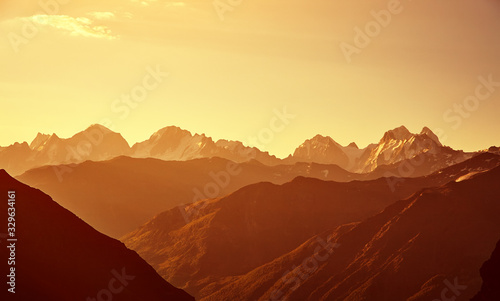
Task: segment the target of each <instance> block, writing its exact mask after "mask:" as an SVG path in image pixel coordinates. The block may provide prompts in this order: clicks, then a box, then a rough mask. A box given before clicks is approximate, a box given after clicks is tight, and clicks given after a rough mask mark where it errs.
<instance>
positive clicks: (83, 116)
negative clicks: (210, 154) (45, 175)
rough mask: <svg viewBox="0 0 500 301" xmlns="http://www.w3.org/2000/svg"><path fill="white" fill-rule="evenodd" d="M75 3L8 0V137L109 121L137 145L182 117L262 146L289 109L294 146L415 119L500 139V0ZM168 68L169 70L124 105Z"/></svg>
mask: <svg viewBox="0 0 500 301" xmlns="http://www.w3.org/2000/svg"><path fill="white" fill-rule="evenodd" d="M30 2H31V5H29V3H30ZM60 2H61V3H62V4H58V5H57V6H54V5H49V6H47V7H45V9H44V8H43V7H41V6H40V5H39V4H38V1H23V2H22V4H21V2H20V1H15V0H3V1H1V2H0V36H2V37H4V38H2V39H0V67H1V72H0V101H1V103H2V111H1V113H0V114H1V115H0V131H1V133H2V134H1V135H0V145H2V146H5V145H9V144H11V143H13V142H14V141H24V140H28V141H31V140H32V139H33V138H34V137H35V135H36V133H37V132H43V133H52V132H56V133H57V134H58V135H59V136H60V137H68V136H71V135H72V134H74V133H76V132H78V131H81V130H83V129H85V128H86V127H88V126H89V125H90V124H93V123H99V122H101V121H102V120H104V119H106V120H108V121H110V122H111V123H112V125H113V128H112V129H113V130H115V131H117V132H120V133H122V135H123V136H124V137H125V138H126V139H127V140H128V141H129V142H130V143H134V142H136V141H141V140H144V139H146V138H148V137H149V136H150V135H151V134H152V133H153V132H155V131H156V130H158V129H160V128H162V127H164V126H167V125H177V126H180V127H182V128H185V129H187V130H190V131H191V132H197V133H206V134H207V135H209V136H212V137H214V138H215V139H218V138H226V139H233V140H241V141H244V142H248V141H249V137H251V136H257V135H258V134H259V133H260V132H261V131H262V129H264V128H268V127H269V123H270V120H272V118H273V116H275V112H274V110H279V111H281V110H283V108H284V107H286V108H287V109H286V110H287V111H288V112H289V113H290V114H293V115H295V118H293V119H291V120H290V123H289V124H288V125H287V126H286V127H285V128H284V129H283V130H282V131H280V132H278V133H275V134H274V138H273V139H271V141H266V143H260V145H262V148H263V149H264V150H268V151H270V152H271V153H272V154H275V155H278V156H280V157H283V156H286V155H288V154H289V153H290V152H293V149H294V148H295V147H296V146H298V145H299V144H301V143H302V142H303V141H304V140H305V139H308V138H311V137H312V136H314V135H315V134H318V133H319V134H324V135H329V136H331V137H332V138H334V139H335V140H336V141H337V142H339V143H341V144H344V145H346V144H348V143H349V142H351V141H355V142H357V143H358V145H360V146H366V145H367V144H368V143H371V142H376V141H378V139H380V138H381V136H382V134H383V133H384V132H385V131H386V130H388V129H391V128H394V127H397V126H399V125H402V124H404V125H406V126H407V127H408V128H409V129H410V130H411V131H413V132H418V131H420V129H421V128H422V127H423V126H425V125H426V126H429V127H430V128H431V129H433V130H436V129H441V130H442V131H443V133H444V134H443V137H442V138H444V140H445V141H444V142H445V144H447V145H450V146H452V147H454V148H457V149H465V150H477V149H482V148H486V147H488V146H490V145H495V144H496V145H499V144H500V139H499V138H500V134H499V129H500V119H499V118H498V112H500V87H496V86H495V85H500V83H499V84H496V82H500V59H499V56H498V55H499V53H500V35H499V34H498V33H499V32H500V2H499V1H497V0H479V1H467V0H442V1H432V0H419V1H400V2H399V4H398V3H397V2H396V1H395V0H390V1H379V0H377V1H329V2H325V1H318V3H314V2H311V1H305V0H301V1H298V0H287V1H284V0H276V1H268V0H243V1H241V4H239V5H235V6H233V7H231V10H230V11H227V12H225V14H223V17H224V20H221V19H220V17H219V15H218V13H217V11H216V9H215V8H214V6H213V3H212V1H198V0H193V1H181V0H177V1H161V0H144V1H141V0H111V1H105V3H103V2H104V1H97V0H82V1H74V0H73V1H71V0H64V1H63V0H60ZM337 2H338V3H337ZM27 3H28V4H27ZM42 3H49V4H50V3H52V4H53V3H56V2H55V0H51V1H49V0H47V1H45V2H44V1H42ZM220 3H223V4H222V5H224V3H233V4H236V3H238V1H235V0H229V1H223V0H220ZM225 5H228V4H225ZM220 7H222V6H220ZM388 7H391V8H392V10H393V11H394V12H389V15H387V14H382V15H383V16H385V17H386V18H388V16H390V21H387V19H384V20H386V21H387V24H384V25H386V26H385V27H384V26H381V25H373V23H370V22H373V21H374V20H375V17H374V16H373V14H371V12H380V11H381V10H387V11H389V10H388ZM27 24H28V25H27ZM367 24H368V25H369V26H368V28H372V29H373V30H377V27H376V26H379V29H380V30H379V31H378V32H375V34H373V37H372V38H370V41H369V42H368V43H366V44H367V45H363V47H364V48H360V47H358V49H359V51H358V53H355V54H353V55H352V56H350V62H348V60H346V56H345V55H344V53H343V52H342V48H341V45H346V44H342V43H347V44H350V45H353V46H356V44H355V43H354V40H355V35H356V34H355V28H356V27H358V28H361V29H363V32H365V28H366V25H367ZM370 25H372V27H370ZM373 26H375V27H373ZM28 29H31V30H32V31H33V30H34V31H36V33H35V34H33V33H32V31H31V32H30V31H29V30H28ZM365 42H366V41H365ZM365 46H366V47H365ZM157 66H160V67H159V68H160V70H161V71H162V72H165V73H168V76H167V77H165V78H163V79H162V82H161V83H158V85H156V84H155V83H154V82H153V81H150V80H149V79H148V80H147V81H146V82H147V83H149V86H151V87H152V86H155V87H154V89H150V91H149V90H148V92H147V95H146V96H145V97H144V99H143V100H141V101H140V102H134V101H132V102H129V103H128V104H127V103H126V102H124V101H123V99H124V98H122V95H129V94H130V93H132V91H136V92H137V91H139V92H140V91H143V90H144V80H145V78H146V77H147V75H148V71H147V69H148V67H149V68H153V69H155V68H157ZM490 75H491V78H490V80H492V81H493V84H492V85H493V86H492V87H484V84H482V80H479V79H478V78H479V77H483V78H484V79H485V80H486V81H487V80H488V77H489V76H490ZM483 81H484V80H483ZM490 86H491V85H490ZM137 87H139V88H137ZM141 89H142V90H141ZM476 90H477V91H479V92H476ZM476 93H479V94H478V95H476ZM478 96H479V97H478ZM471 97H476V100H474V98H471ZM479 98H481V99H480V100H479ZM465 99H467V100H466V106H465V107H463V108H462V109H461V111H460V110H459V109H457V108H456V106H459V105H464V101H465ZM449 110H451V111H449ZM455 110H456V111H455ZM460 114H461V115H460Z"/></svg>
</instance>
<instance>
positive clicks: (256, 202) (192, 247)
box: [123, 153, 500, 300]
mask: <svg viewBox="0 0 500 301" xmlns="http://www.w3.org/2000/svg"><path fill="white" fill-rule="evenodd" d="M499 165H500V156H498V155H495V154H488V153H486V154H482V155H479V156H476V157H474V158H472V159H470V160H467V161H465V162H463V163H460V164H457V165H454V166H451V167H448V168H446V169H444V170H441V171H439V172H436V173H434V174H432V175H429V176H426V177H420V178H408V179H400V180H401V181H400V182H399V180H398V185H397V186H396V187H395V189H394V190H393V189H391V187H390V185H388V182H387V179H378V180H372V181H359V182H358V181H353V182H348V183H336V182H323V181H321V180H317V179H307V178H300V177H299V178H296V179H295V180H293V181H292V182H289V183H286V184H284V185H281V186H276V185H272V184H269V183H259V184H255V185H250V186H246V187H244V188H242V189H240V190H238V191H236V192H234V193H232V194H230V195H228V196H226V197H222V198H216V199H211V200H205V201H200V202H198V203H197V204H194V205H190V206H187V207H186V208H185V209H184V210H185V214H183V213H182V212H179V210H178V208H174V209H171V210H169V211H167V212H165V213H162V214H160V215H158V216H156V217H155V218H154V219H152V220H151V221H150V222H149V223H147V224H145V225H144V226H143V227H141V228H139V229H138V230H137V231H134V232H132V233H130V234H129V235H127V236H125V237H124V238H123V240H124V242H125V243H126V244H127V246H129V247H130V248H132V249H134V250H136V251H137V252H138V253H139V254H140V255H141V256H142V257H143V258H145V259H146V260H147V261H148V262H149V263H150V264H151V265H152V266H153V267H155V269H156V270H157V271H158V272H159V273H160V275H162V276H163V277H164V278H165V279H166V280H168V281H169V282H171V283H173V284H174V285H176V286H178V287H181V288H183V289H185V290H186V291H188V292H189V293H190V294H192V295H194V296H195V297H196V298H197V299H201V300H205V299H206V300H254V299H259V300H268V299H272V296H270V293H271V292H272V291H273V290H275V289H276V290H281V291H283V288H281V287H280V286H279V284H276V285H275V282H276V283H277V282H278V280H279V279H280V277H281V276H282V275H283V273H284V272H285V270H286V269H290V268H292V266H294V264H295V265H299V264H300V263H301V262H302V261H303V260H305V259H306V258H307V256H311V254H314V252H313V250H314V248H315V247H316V246H317V244H316V241H317V239H319V237H316V235H320V234H321V235H322V237H323V239H324V240H325V241H326V237H327V236H329V235H330V234H332V235H333V236H335V237H337V236H339V235H340V234H339V233H344V232H345V231H347V230H348V229H349V231H354V229H355V227H354V226H355V225H356V224H351V223H355V222H360V221H363V220H365V219H366V218H369V217H370V216H372V215H375V214H376V213H378V212H380V211H382V210H383V208H385V207H387V206H389V207H388V208H391V206H390V205H391V204H393V203H395V202H396V201H397V200H400V199H404V198H407V197H409V196H410V195H412V194H413V193H415V192H417V191H419V190H421V189H424V188H425V189H428V188H426V187H438V186H440V185H444V184H446V183H454V181H458V182H460V183H462V182H468V179H470V178H474V175H479V174H482V173H485V174H487V173H488V171H489V170H492V169H495V168H496V167H498V166H499ZM495 170H496V171H497V172H496V173H493V176H491V178H487V179H488V181H484V185H488V184H491V183H492V182H494V181H495V180H498V179H500V178H499V175H498V172H499V170H498V169H495ZM481 183H483V182H481ZM450 185H451V184H450ZM477 185H479V184H477ZM481 185H483V184H481ZM476 188H477V187H474V189H476ZM465 190H467V189H464V191H465ZM471 191H474V190H472V188H471ZM485 193H486V194H485V196H484V198H487V196H488V195H497V191H493V192H485ZM420 194H421V193H419V194H416V195H414V197H416V196H417V197H418V196H419V195H420ZM457 195H461V196H462V197H463V198H464V201H465V200H466V201H467V202H474V201H475V199H474V198H471V197H470V196H467V195H465V194H464V193H463V191H462V190H461V191H460V193H457ZM410 199H411V198H410ZM479 199H481V197H479ZM404 202H407V201H404ZM404 202H403V203H404ZM400 203H401V202H399V203H396V204H400ZM412 204H413V203H412ZM394 206H396V205H394ZM398 208H399V207H398ZM404 208H405V207H403V208H401V209H398V210H400V211H401V210H403V209H404ZM387 210H389V209H386V211H387ZM495 210H496V209H495ZM424 211H425V210H424ZM398 212H399V211H398ZM402 212H404V210H403V211H402ZM425 212H427V213H428V214H429V216H427V217H425V218H424V219H423V221H424V222H423V223H422V222H421V221H419V220H418V218H421V217H411V219H412V220H411V221H408V222H406V223H405V225H407V224H412V225H414V227H417V228H418V227H423V228H422V229H426V227H428V224H429V221H428V219H434V218H436V219H438V220H442V221H443V222H444V221H445V220H446V219H445V217H446V216H447V214H448V213H446V212H443V213H442V215H443V216H440V215H439V214H441V213H439V214H438V213H435V212H434V211H432V210H431V209H429V211H425ZM430 212H432V214H430ZM469 213H470V212H468V211H467V210H466V209H464V210H463V212H460V214H461V215H464V216H465V215H467V214H469ZM381 214H382V213H381ZM392 214H396V217H394V216H392V215H391V219H393V218H395V219H396V220H398V219H399V217H397V216H398V214H401V213H394V212H393V213H392ZM421 214H424V213H421ZM183 215H189V216H192V217H194V218H193V219H192V221H191V222H189V223H188V224H186V222H185V220H184V219H183ZM382 215H383V214H382ZM383 216H385V215H383ZM384 218H385V219H384V224H386V223H388V222H389V221H391V219H387V217H384ZM464 218H465V217H464ZM470 218H473V219H475V220H474V221H471V223H475V222H477V223H479V224H481V223H482V222H481V221H480V218H481V215H480V214H479V213H478V214H477V215H475V216H472V217H470ZM492 218H493V216H492ZM491 222H493V221H491ZM342 224H345V226H344V227H341V228H339V229H338V230H336V231H337V232H330V233H328V234H322V233H324V232H325V231H329V230H330V231H332V230H334V229H335V228H336V227H338V226H340V225H342ZM384 224H382V225H384ZM376 225H377V226H373V229H371V230H370V231H373V232H369V233H370V234H369V235H372V236H373V235H376V234H377V232H378V231H380V230H379V228H375V227H381V226H382V225H380V224H376ZM357 227H361V228H363V227H362V226H357ZM397 227H400V224H397V226H395V228H396V229H397ZM491 227H496V226H495V225H491ZM351 228H352V229H351ZM426 231H427V230H426ZM481 231H487V228H484V227H483V228H481ZM497 232H498V231H497ZM497 232H495V231H490V232H489V234H488V235H490V236H488V237H489V240H488V242H491V240H492V239H493V238H495V241H496V239H498V236H496V235H497V234H498V235H500V232H498V233H497ZM411 233H413V232H408V235H410V234H411ZM477 233H480V232H476V234H477ZM405 235H406V232H405ZM439 235H441V234H436V236H439ZM457 235H458V234H457ZM471 235H472V234H471ZM362 237H365V236H360V235H358V234H353V236H352V238H350V239H352V240H353V243H355V245H356V246H357V248H361V247H362V246H365V244H366V246H368V245H369V244H368V243H369V242H370V239H371V238H370V237H366V238H363V239H364V240H360V239H362ZM442 237H443V239H445V238H444V235H443V236H442ZM412 238H413V237H409V238H406V237H405V239H407V241H408V240H411V239H412ZM390 239H391V240H392V238H390ZM398 239H399V238H394V241H395V242H397V241H398ZM303 243H304V244H305V245H302V244H303ZM361 243H362V244H361ZM483 243H484V241H483ZM301 245H302V246H301ZM341 245H342V246H341V247H340V248H344V249H345V248H347V246H348V244H346V245H345V246H344V243H342V242H341ZM293 246H295V247H296V248H299V250H295V251H294V247H293ZM402 246H403V245H402ZM432 246H433V249H432V250H433V251H435V248H434V247H435V245H432ZM423 247H424V248H425V245H424V246H423ZM482 247H484V245H482V246H476V248H475V249H474V250H475V251H474V252H479V253H480V252H482V250H483V249H482ZM491 247H492V246H490V249H491ZM301 248H310V250H309V249H308V251H304V249H301ZM340 248H339V250H340ZM349 248H350V249H349V251H348V252H347V253H348V254H349V256H354V255H355V254H356V253H357V252H360V250H358V249H352V248H351V247H349ZM486 249H487V248H486ZM398 250H399V249H391V250H390V251H391V252H392V253H388V254H397V252H398ZM442 251H443V252H447V251H446V250H445V249H442ZM289 252H291V253H292V254H295V253H298V254H302V255H297V254H295V255H285V254H288V253H289ZM336 252H337V251H336ZM378 252H379V251H374V252H373V253H370V254H377V253H378ZM279 254H281V255H279ZM480 254H481V255H482V257H481V256H480V258H481V259H483V258H485V256H486V255H485V253H480ZM283 256H284V257H286V258H287V260H288V261H287V263H283V262H282V260H281V259H280V257H283ZM296 256H303V257H299V258H297V257H296ZM333 256H335V255H332V257H333ZM464 256H466V255H464ZM290 258H294V259H293V261H290ZM354 258H355V257H349V258H345V257H344V258H343V261H342V262H343V263H345V264H346V265H348V263H349V261H352V260H354ZM376 258H377V256H376V255H373V257H372V258H368V259H370V260H375V259H376ZM368 259H367V260H368ZM386 260H387V259H386ZM450 260H451V259H450ZM275 261H277V262H275ZM478 262H480V261H477V262H476V266H474V267H477V268H478V269H479V266H477V264H478ZM452 263H453V264H457V266H459V263H458V262H452ZM409 264H411V263H409ZM273 265H276V266H273ZM431 267H432V268H434V270H432V268H430V269H431V272H436V274H439V273H440V272H444V271H445V270H440V265H439V264H434V263H433V264H432V265H431ZM259 269H260V270H259ZM377 269H378V268H374V270H377ZM468 272H470V273H472V267H471V268H470V269H469V270H468ZM328 273H330V272H328ZM334 274H335V273H333V272H332V273H331V275H334ZM366 274H367V275H375V274H373V272H366ZM474 275H475V274H474ZM272 277H275V278H272ZM329 278H330V276H327V275H326V274H323V275H322V276H321V277H320V278H319V279H320V280H315V282H314V286H317V287H321V286H322V285H323V284H322V281H326V280H328V279H329ZM272 279H274V280H273V281H274V282H273V281H271V280H272ZM340 279H343V278H342V277H341V278H340ZM427 280H429V279H425V281H427ZM363 281H367V280H363ZM419 281H420V280H419ZM409 282H411V281H409ZM320 284H321V285H320ZM423 284H424V283H423V282H422V283H419V284H418V285H419V287H420V285H423ZM351 285H352V287H351V288H350V289H349V291H350V290H354V289H355V288H357V285H359V282H358V280H356V281H354V282H352V284H351ZM367 285H368V282H367ZM326 287H329V288H331V287H333V286H331V285H327V286H326ZM474 288H476V287H474ZM385 289H386V291H387V292H388V293H389V292H391V290H390V289H389V288H388V287H386V288H385ZM286 290H290V288H287V289H286ZM314 290H315V288H314V287H307V289H306V290H304V292H303V293H302V294H300V295H294V294H292V293H290V294H289V295H290V296H291V300H302V299H304V300H305V299H307V298H306V297H307V295H306V293H305V292H308V293H311V292H313V291H314ZM292 291H294V290H292ZM266 292H267V293H266ZM411 292H412V294H410V295H408V296H407V297H406V298H409V297H411V296H412V295H413V294H416V293H417V292H418V290H417V289H416V288H415V291H405V294H408V293H411ZM265 293H266V294H265ZM322 294H323V295H319V296H316V297H311V298H310V300H323V299H322V296H324V295H325V294H326V292H323V293H322ZM366 294H368V295H367V296H365V297H363V298H361V297H359V296H358V297H359V298H357V299H356V298H354V297H352V298H353V299H352V300H384V298H385V297H384V296H378V299H377V298H376V299H370V298H369V296H371V295H370V293H366ZM285 296H288V295H285ZM396 296H398V297H391V298H392V299H390V298H389V299H387V300H404V299H401V298H399V297H401V296H399V295H397V294H396ZM344 297H347V296H343V297H338V296H337V297H335V298H330V299H331V300H343V298H344ZM366 298H367V299H366ZM398 298H399V299H398ZM330 299H329V298H327V300H330ZM420 300H428V299H420Z"/></svg>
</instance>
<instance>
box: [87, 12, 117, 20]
mask: <svg viewBox="0 0 500 301" xmlns="http://www.w3.org/2000/svg"><path fill="white" fill-rule="evenodd" d="M87 15H88V16H90V17H92V18H93V19H95V20H112V19H115V18H116V15H115V14H114V13H112V12H107V11H106V12H99V11H96V12H90V13H87Z"/></svg>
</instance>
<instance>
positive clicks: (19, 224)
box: [0, 170, 194, 301]
mask: <svg viewBox="0 0 500 301" xmlns="http://www.w3.org/2000/svg"><path fill="white" fill-rule="evenodd" d="M0 191H2V192H3V193H5V198H6V199H5V201H3V202H1V203H0V210H1V211H2V212H4V213H3V214H2V216H4V217H5V221H7V218H6V216H7V214H6V213H7V208H8V207H9V208H12V206H9V205H8V202H7V192H8V191H15V209H16V210H15V238H17V242H16V246H15V256H14V257H15V281H16V293H15V295H14V294H12V293H10V292H7V284H6V281H4V282H3V285H2V292H1V294H2V300H47V301H49V300H50V301H53V300H61V301H72V300H95V299H96V298H97V299H101V300H102V299H105V298H108V299H109V300H111V298H113V296H114V297H115V298H116V300H134V301H135V300H194V299H193V298H192V297H191V296H189V295H188V294H186V293H185V292H184V291H182V290H180V289H177V288H175V287H173V286H172V285H170V284H169V283H167V282H166V281H164V280H163V279H162V278H161V277H160V276H159V275H158V274H157V273H156V272H155V271H154V269H153V268H152V267H151V266H149V265H148V264H147V263H146V262H145V261H144V260H143V259H141V258H140V257H139V256H138V255H137V254H136V253H135V252H134V251H131V250H129V249H127V248H126V247H125V246H124V245H123V244H122V243H121V242H119V241H117V240H115V239H112V238H109V237H107V236H105V235H103V234H101V233H99V232H97V231H96V230H94V229H93V228H92V227H90V226H89V225H87V224H86V223H85V222H83V221H82V220H81V219H79V218H78V217H77V216H75V215H74V214H73V213H71V212H69V211H68V210H66V209H64V208H63V207H61V206H60V205H58V204H57V203H55V202H54V201H52V199H51V198H50V197H49V196H48V195H46V194H44V193H42V192H41V191H39V190H36V189H34V188H31V187H29V186H27V185H24V184H22V183H20V182H18V181H17V180H15V179H14V178H12V177H10V176H9V175H8V174H7V172H5V171H4V170H0ZM9 212H10V211H9ZM0 227H1V228H0V231H1V233H5V234H6V233H8V232H7V222H5V223H2V225H1V226H0ZM11 227H12V226H11ZM9 233H14V232H11V231H9ZM6 237H7V238H11V237H10V236H6ZM7 238H3V237H2V242H1V244H2V248H1V250H0V254H1V256H2V258H4V259H5V260H6V261H7V258H9V256H10V257H12V254H11V253H10V252H11V251H12V250H11V249H7V248H6V246H5V244H7V245H11V244H12V242H9V241H7V242H6V240H7ZM8 252H9V254H7V253H8ZM2 266H4V267H7V265H3V264H2ZM8 267H9V268H10V267H12V265H10V266H8ZM5 271H7V269H5ZM5 273H7V272H5ZM9 279H10V278H9ZM9 287H10V286H9ZM13 297H15V298H13ZM113 299H114V298H113Z"/></svg>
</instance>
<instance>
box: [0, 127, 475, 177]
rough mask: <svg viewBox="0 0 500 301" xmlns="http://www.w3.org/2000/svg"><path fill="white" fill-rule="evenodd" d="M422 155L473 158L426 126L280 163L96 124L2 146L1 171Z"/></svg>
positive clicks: (254, 153) (174, 135) (354, 167)
mask: <svg viewBox="0 0 500 301" xmlns="http://www.w3.org/2000/svg"><path fill="white" fill-rule="evenodd" d="M418 155H422V157H424V158H423V160H426V161H429V162H432V163H433V164H432V167H433V168H434V169H433V170H430V172H432V171H435V170H437V169H440V168H443V167H446V166H449V165H452V164H455V163H458V162H461V161H463V160H465V159H467V158H470V156H471V154H467V153H464V152H462V151H455V150H453V149H451V148H449V147H445V146H443V145H442V144H441V143H440V142H439V139H438V137H437V136H436V135H435V134H434V133H433V132H432V131H431V130H430V129H428V128H427V127H425V128H423V129H422V131H421V133H420V134H412V133H410V132H409V131H408V129H406V128H405V127H404V126H401V127H399V128H396V129H393V130H390V131H388V132H386V133H385V134H384V136H383V137H382V138H381V139H380V141H379V142H378V143H376V144H370V145H369V146H367V147H366V148H364V149H359V148H358V147H357V146H356V144H355V143H351V144H349V145H348V146H345V147H344V146H341V145H340V144H338V143H336V142H335V141H334V140H333V139H332V138H331V137H328V136H327V137H324V136H321V135H316V136H315V137H313V138H312V139H309V140H306V141H305V142H304V143H303V144H301V145H300V146H299V147H297V149H296V150H295V151H294V153H293V155H290V156H289V157H287V158H285V159H279V158H276V157H275V156H272V155H270V154H269V153H267V152H263V151H261V150H259V149H257V148H255V147H248V146H245V145H243V144H242V143H241V142H239V141H228V140H218V141H213V140H212V138H210V137H206V136H205V135H203V134H202V135H198V134H194V135H192V134H191V133H190V132H189V131H186V130H182V129H180V128H178V127H174V126H170V127H165V128H163V129H161V130H159V131H157V132H156V133H154V134H153V135H152V136H151V137H150V138H149V139H148V140H146V141H143V142H140V143H136V144H134V145H133V146H132V147H130V146H129V145H128V143H127V141H126V140H125V139H124V138H123V137H122V136H121V135H120V134H118V133H115V132H113V131H111V130H109V129H107V128H106V127H104V126H102V125H92V126H90V127H89V128H87V129H86V130H84V131H82V132H80V133H77V134H75V135H74V136H72V137H70V138H67V139H61V138H59V137H58V136H57V135H56V134H52V135H45V134H41V133H39V134H38V135H37V136H36V137H35V139H34V140H33V141H32V142H31V143H30V144H28V143H27V142H23V143H15V144H13V145H10V146H7V147H1V148H0V167H1V168H4V169H6V170H7V171H8V172H9V173H11V174H13V175H19V174H21V173H23V172H25V171H26V170H29V169H32V168H35V167H40V166H44V165H59V164H70V163H80V162H84V161H86V160H93V161H103V160H109V159H112V158H114V157H117V156H130V157H136V158H157V159H162V160H181V161H185V160H191V159H197V158H212V157H220V158H225V159H228V160H231V161H234V162H246V161H249V160H257V161H259V162H261V163H263V164H266V165H277V164H293V163H296V162H315V163H322V164H336V165H338V166H340V167H342V168H343V169H346V170H348V171H351V172H357V173H363V172H371V171H374V170H376V169H377V168H379V167H381V166H384V165H391V164H397V163H398V162H402V161H404V160H408V159H412V158H414V157H415V156H418ZM429 168H430V167H429Z"/></svg>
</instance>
